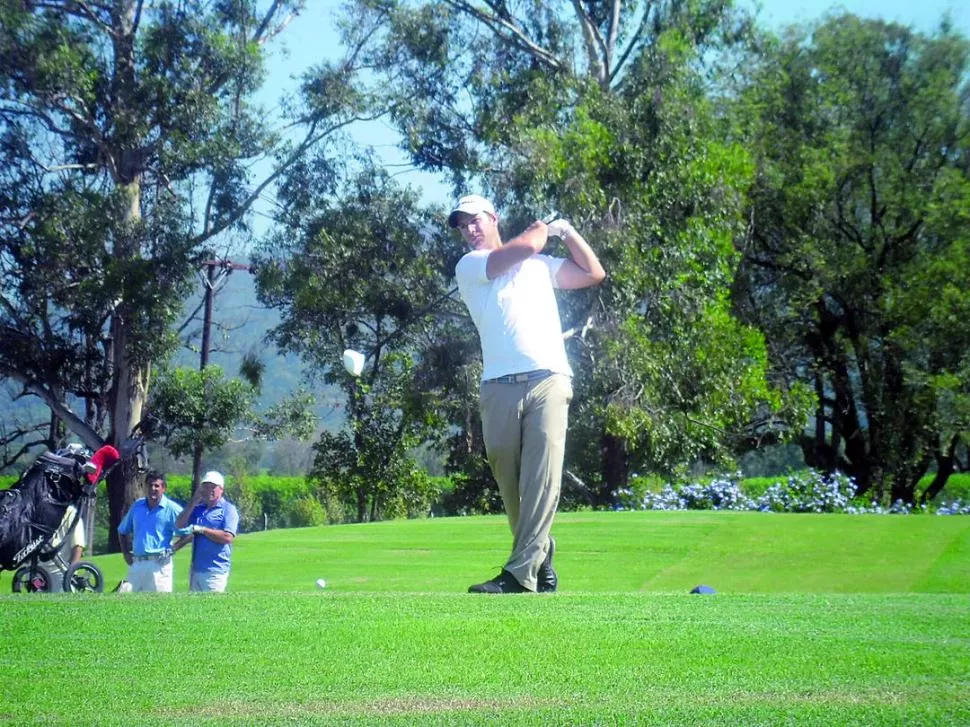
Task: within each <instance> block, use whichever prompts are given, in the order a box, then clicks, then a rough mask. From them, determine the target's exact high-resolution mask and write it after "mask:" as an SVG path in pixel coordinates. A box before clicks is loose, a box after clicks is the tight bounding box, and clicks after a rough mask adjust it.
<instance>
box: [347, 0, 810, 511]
mask: <svg viewBox="0 0 970 727" xmlns="http://www.w3.org/2000/svg"><path fill="white" fill-rule="evenodd" d="M617 11H618V13H619V15H618V16H615V17H614V16H612V15H611V14H609V13H604V12H603V11H602V9H601V8H597V7H593V6H590V5H583V4H576V3H573V4H569V3H560V2H543V3H538V4H534V5H531V6H529V8H528V10H527V11H526V10H525V9H524V8H511V7H509V8H505V7H503V8H502V9H501V10H499V9H496V8H491V7H489V8H484V9H480V8H475V9H473V8H471V7H470V6H455V5H453V4H448V3H443V2H435V1H431V2H421V3H417V4H408V5H400V6H394V7H393V8H388V7H386V6H384V5H380V6H375V5H374V4H373V3H369V2H360V3H356V4H355V6H354V8H353V13H354V15H355V17H358V18H359V17H364V18H367V19H368V20H370V21H372V22H373V25H371V24H370V23H365V25H366V27H367V29H368V33H369V35H368V38H367V43H366V47H367V48H368V50H369V51H370V52H371V53H372V56H373V58H374V65H375V67H376V68H377V69H378V70H379V71H380V72H381V74H380V76H379V82H380V84H381V91H382V92H383V93H386V94H387V96H388V97H389V98H390V99H393V105H392V108H393V112H392V118H393V119H394V120H395V122H396V124H397V126H398V128H399V129H400V131H401V133H402V135H403V136H404V138H405V139H406V143H407V146H408V151H409V152H410V153H411V155H412V158H413V160H414V161H415V163H416V164H418V165H419V166H422V167H424V168H428V169H441V170H445V171H447V172H448V173H449V174H450V175H451V176H452V179H453V180H454V182H455V187H456V191H458V190H460V189H465V188H467V187H469V186H473V185H472V183H475V186H481V187H483V188H484V189H486V190H488V191H489V192H490V193H491V194H492V195H493V197H494V198H495V199H496V201H497V202H499V203H500V205H501V206H502V209H503V217H502V220H503V223H504V224H505V226H506V228H505V229H506V231H507V232H508V233H512V232H515V231H517V228H518V226H519V225H521V224H522V223H523V221H524V220H526V219H529V220H531V219H533V218H534V217H535V216H536V210H546V209H550V208H552V209H557V210H559V211H560V213H561V214H563V215H564V216H566V217H568V218H570V219H571V220H572V221H573V222H574V224H575V225H576V226H577V228H578V229H580V230H581V231H582V232H583V233H584V235H585V236H586V237H587V239H589V240H590V241H591V243H592V245H593V247H594V249H595V250H596V251H597V252H598V253H599V255H600V257H601V259H602V260H603V262H604V266H605V268H606V270H607V273H608V275H609V279H608V282H607V284H606V285H605V286H603V287H602V288H600V289H597V290H595V291H584V292H573V293H569V294H568V295H564V296H562V298H561V301H560V305H561V308H562V314H563V315H562V318H563V327H564V329H567V330H570V329H576V330H581V331H582V332H583V333H582V335H581V336H576V337H575V338H574V339H572V340H570V342H569V353H570V357H571V364H572V366H573V368H574V370H575V371H576V374H577V377H576V382H577V384H576V386H575V389H576V398H575V400H574V406H573V412H574V413H573V415H572V420H573V422H574V424H573V433H572V435H571V441H570V447H569V455H568V458H569V460H568V463H567V464H568V466H570V467H571V468H573V469H575V470H576V471H577V472H578V473H579V475H581V478H580V479H582V480H585V481H586V482H588V483H589V484H588V485H587V491H588V492H589V493H591V495H592V498H593V500H594V501H596V502H597V503H599V504H605V503H607V502H609V501H610V500H611V497H612V492H614V491H615V490H616V488H618V487H621V486H623V485H625V484H626V479H627V477H628V476H629V473H630V472H631V471H659V472H672V471H674V470H676V469H677V468H678V467H684V466H686V464H687V463H689V462H690V461H691V460H692V459H694V458H696V457H701V456H702V457H706V458H710V459H713V460H727V459H729V458H730V457H731V455H732V454H733V452H734V451H735V450H736V449H738V448H740V447H741V446H743V445H744V444H745V443H747V442H748V441H750V440H751V439H752V438H754V437H763V436H767V435H768V434H771V435H772V436H779V434H778V432H779V431H780V430H782V429H783V428H784V426H785V425H789V426H790V425H795V426H798V425H800V424H801V423H802V422H803V421H804V419H805V413H806V408H807V407H806V402H808V401H810V398H809V397H807V396H805V394H804V391H803V390H801V389H797V388H789V389H778V388H776V387H774V386H773V385H772V384H771V383H770V382H769V380H768V379H767V378H766V373H767V362H766V355H765V351H764V348H765V343H764V341H763V340H762V339H761V337H760V336H758V334H757V333H756V332H755V331H753V330H752V329H750V328H748V327H746V326H745V325H743V324H741V323H739V322H738V321H737V320H736V319H734V318H732V313H731V306H730V300H729V298H728V295H727V291H728V290H729V288H730V286H731V285H732V282H733V274H734V268H735V266H736V264H737V260H738V256H737V253H736V252H735V248H734V245H735V243H736V242H739V241H740V240H741V239H742V238H743V234H744V222H743V218H742V216H741V211H742V203H743V194H744V191H745V190H746V188H747V187H748V186H749V185H750V183H751V180H752V178H753V175H754V164H753V162H752V159H751V158H750V155H748V154H747V153H746V151H745V150H744V148H743V146H742V145H741V144H739V143H737V142H736V141H735V140H732V139H730V138H726V137H727V135H725V134H724V133H723V129H722V121H721V119H720V118H719V117H718V113H717V108H716V105H715V104H714V103H713V102H712V100H711V98H710V96H709V89H710V82H711V80H712V79H714V80H715V82H716V81H717V80H718V79H719V76H718V66H717V64H718V63H719V62H720V60H721V59H723V58H725V57H726V56H727V55H729V54H731V53H736V52H738V51H740V50H743V46H742V41H744V42H746V41H747V39H748V37H749V32H748V23H747V19H746V18H745V17H744V16H743V14H742V13H738V12H735V11H734V10H733V9H732V8H730V7H729V6H727V5H724V4H719V3H709V4H707V3H687V4H683V3H658V4H654V5H649V6H645V7H633V6H623V7H620V6H617ZM375 27H376V30H375ZM513 28H515V30H513ZM596 32H600V33H601V35H600V36H599V38H600V41H601V42H596V41H594V40H593V38H594V34H595V33H596ZM350 35H351V36H353V37H358V38H359V37H360V36H355V35H354V32H353V30H352V29H351V31H350ZM506 212H507V213H506ZM549 252H550V253H552V254H558V253H559V251H557V250H555V249H553V248H552V246H550V249H549ZM465 342H466V339H464V338H458V339H457V343H458V345H454V343H453V344H452V345H453V347H454V348H455V349H456V350H457V351H459V354H458V355H456V356H454V357H453V360H454V359H457V361H458V362H460V364H461V365H462V367H465V366H467V362H468V361H473V360H474V355H475V354H470V355H465V354H466V348H465ZM430 358H431V359H432V360H434V359H435V356H434V355H432V356H430ZM465 370H467V369H465ZM444 383H445V386H446V387H447V389H446V390H447V391H449V392H454V393H453V395H454V396H455V397H456V398H459V397H463V398H464V399H465V402H466V404H467V403H472V402H474V400H475V399H474V397H475V394H474V393H472V392H471V391H470V390H469V388H468V387H467V386H466V385H465V382H464V380H463V379H462V378H461V377H454V378H450V379H447V380H446V381H445V382H444ZM443 411H444V413H445V414H446V415H447V416H448V418H449V421H450V423H451V425H452V427H453V428H454V429H455V430H456V432H457V433H456V434H455V435H454V436H453V437H452V438H451V440H450V450H449V451H450V467H451V469H450V470H449V471H450V472H452V473H454V474H455V475H456V476H457V477H458V478H459V479H458V482H459V485H458V487H457V488H456V491H455V493H453V495H454V496H460V501H456V504H455V507H456V509H458V510H462V509H464V508H466V507H477V506H483V505H485V504H486V502H487V500H488V499H489V498H490V494H489V488H490V484H489V479H488V478H487V477H483V476H481V475H482V470H481V467H480V466H479V465H480V463H481V458H482V445H481V440H480V432H479V431H478V429H477V426H476V424H475V423H474V416H473V415H469V410H468V408H467V405H466V406H465V407H462V406H452V407H443ZM649 425H653V427H654V430H653V431H652V432H651V431H648V430H646V429H645V427H646V426H649ZM607 441H608V442H611V443H612V444H611V445H610V446H604V443H605V442H607ZM462 477H464V478H466V479H462Z"/></svg>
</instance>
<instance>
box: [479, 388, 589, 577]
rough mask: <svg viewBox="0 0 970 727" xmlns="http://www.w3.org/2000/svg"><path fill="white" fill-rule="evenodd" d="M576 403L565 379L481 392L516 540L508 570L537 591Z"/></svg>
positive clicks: (489, 445) (491, 457)
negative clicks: (570, 418) (572, 413)
mask: <svg viewBox="0 0 970 727" xmlns="http://www.w3.org/2000/svg"><path fill="white" fill-rule="evenodd" d="M572 398H573V387H572V382H571V380H570V378H569V377H568V376H564V375H562V374H553V375H551V376H549V377H547V378H545V379H540V380H538V381H529V382H523V383H514V384H506V383H492V382H485V383H483V384H482V388H481V413H482V431H483V434H484V436H485V450H486V452H487V454H488V463H489V465H490V466H491V468H492V474H493V475H494V476H495V481H496V482H497V483H498V487H499V492H500V494H501V495H502V502H503V503H504V504H505V512H506V514H507V515H508V518H509V526H510V527H511V528H512V535H513V541H512V554H511V555H510V556H509V560H508V562H507V563H506V565H505V570H507V571H508V572H509V573H511V574H512V575H513V576H515V579H516V580H517V581H518V582H519V583H521V584H522V585H523V586H525V587H526V588H528V589H530V590H533V591H534V590H535V589H536V573H537V572H538V570H539V566H540V565H541V564H542V561H543V560H544V559H545V557H546V552H547V551H548V549H549V530H550V529H551V528H552V520H553V518H554V517H555V515H556V508H557V507H558V505H559V492H560V490H561V488H562V465H563V457H564V456H565V451H566V427H567V424H568V419H569V402H570V401H571V400H572Z"/></svg>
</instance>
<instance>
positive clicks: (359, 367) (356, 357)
mask: <svg viewBox="0 0 970 727" xmlns="http://www.w3.org/2000/svg"><path fill="white" fill-rule="evenodd" d="M558 217H559V213H558V212H556V211H553V212H550V213H549V214H548V215H546V216H545V217H543V218H542V222H543V223H545V224H547V225H548V224H549V223H550V222H552V221H553V220H555V219H557V218H558ZM457 292H458V288H457V287H455V288H452V289H451V290H449V291H448V292H447V293H445V294H444V295H442V296H439V297H438V298H436V299H435V300H434V301H432V302H431V304H430V305H428V306H426V307H425V308H423V309H422V310H420V311H418V312H417V313H415V314H414V315H413V316H411V321H414V320H417V319H419V318H422V317H423V316H425V315H427V314H428V313H430V312H431V311H433V310H434V309H435V308H437V307H438V306H439V305H441V304H442V303H443V302H444V301H445V300H447V299H448V298H450V297H451V296H453V295H454V294H455V293H457ZM408 322H410V321H408ZM408 322H405V325H402V326H400V327H399V328H398V329H397V330H395V331H394V332H393V333H391V334H389V335H387V336H385V337H384V339H383V340H382V341H378V342H377V343H376V344H374V348H373V350H374V351H377V350H379V349H380V348H382V347H383V346H385V345H387V343H388V341H390V340H392V339H393V338H394V337H395V336H397V335H399V334H400V333H401V332H402V331H403V330H405V328H407V323H408ZM371 355H373V353H371V354H370V355H365V354H363V353H361V352H360V351H355V350H354V349H352V348H347V349H344V352H343V364H344V369H346V371H347V373H348V374H350V375H351V376H353V377H354V378H357V377H359V376H360V375H361V373H363V371H364V364H365V363H367V359H368V358H370V356H371Z"/></svg>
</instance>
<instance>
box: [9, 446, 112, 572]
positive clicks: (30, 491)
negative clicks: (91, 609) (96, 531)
mask: <svg viewBox="0 0 970 727" xmlns="http://www.w3.org/2000/svg"><path fill="white" fill-rule="evenodd" d="M117 460H118V452H117V450H116V449H115V448H114V447H111V446H106V447H103V448H102V449H99V450H98V451H97V452H96V453H95V454H94V456H92V457H91V458H90V459H89V458H88V457H87V456H86V455H85V454H84V453H82V451H81V450H80V449H79V448H75V449H72V450H68V451H67V452H63V453H58V454H54V453H51V452H45V453H43V454H41V455H40V456H39V457H38V458H37V459H36V460H35V461H34V463H33V464H32V465H31V466H30V468H29V469H28V470H27V471H26V472H24V474H23V476H22V477H21V478H20V480H18V481H17V483H16V484H15V485H14V486H13V487H11V488H10V489H8V490H3V491H0V570H15V569H16V573H15V574H14V582H13V590H14V591H20V590H28V591H49V590H52V585H53V584H52V579H51V574H50V569H48V568H45V567H44V564H45V563H46V564H50V562H51V561H54V560H56V559H58V558H60V556H59V554H58V551H59V550H60V547H61V545H62V543H63V541H64V538H65V537H66V536H67V535H68V534H69V533H70V532H71V531H72V530H73V529H74V527H75V526H76V525H77V523H78V520H80V518H81V515H82V513H85V511H86V510H88V509H89V505H90V503H92V502H93V500H94V495H95V487H96V485H97V482H98V481H99V480H100V478H101V475H102V473H103V472H105V471H106V470H105V466H107V467H108V468H110V466H112V465H113V464H114V463H115V462H117ZM69 508H71V509H70V510H69ZM69 512H70V513H71V514H70V515H69V516H68V517H67V518H65V515H66V514H68V513H69ZM66 520H72V522H67V521H66ZM55 535H56V536H57V537H55ZM25 564H26V565H25ZM56 565H57V566H58V570H60V569H66V572H65V574H64V584H63V586H64V588H63V589H64V590H65V591H75V590H101V589H102V588H103V580H102V578H101V572H100V570H99V569H98V568H97V566H95V565H94V564H92V563H85V562H84V561H81V562H79V563H75V564H73V565H70V566H69V564H67V563H64V562H63V561H61V562H58V563H56ZM53 590H56V589H53Z"/></svg>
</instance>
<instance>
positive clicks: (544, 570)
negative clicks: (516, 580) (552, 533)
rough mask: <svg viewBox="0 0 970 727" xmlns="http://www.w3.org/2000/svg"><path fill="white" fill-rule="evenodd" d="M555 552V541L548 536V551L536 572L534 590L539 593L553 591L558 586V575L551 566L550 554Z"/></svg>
mask: <svg viewBox="0 0 970 727" xmlns="http://www.w3.org/2000/svg"><path fill="white" fill-rule="evenodd" d="M555 553H556V541H555V540H553V539H552V538H549V551H548V552H547V553H546V559H545V560H544V561H542V565H540V566H539V572H538V573H537V574H536V591H538V592H539V593H553V592H554V591H555V590H556V589H557V588H558V587H559V576H558V575H556V569H555V568H553V567H552V556H553V555H555Z"/></svg>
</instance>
